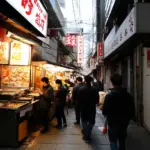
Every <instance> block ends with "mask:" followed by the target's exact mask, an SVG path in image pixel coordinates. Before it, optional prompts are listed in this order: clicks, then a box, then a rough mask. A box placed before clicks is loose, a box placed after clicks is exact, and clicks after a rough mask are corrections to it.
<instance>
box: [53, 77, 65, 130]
mask: <svg viewBox="0 0 150 150" xmlns="http://www.w3.org/2000/svg"><path fill="white" fill-rule="evenodd" d="M56 84H57V86H58V90H57V92H56V95H55V103H56V118H57V126H56V127H57V128H62V126H64V127H67V121H66V116H65V113H64V108H65V104H66V96H67V90H66V89H65V88H64V87H63V85H62V81H61V80H59V79H58V80H56ZM62 121H63V124H62Z"/></svg>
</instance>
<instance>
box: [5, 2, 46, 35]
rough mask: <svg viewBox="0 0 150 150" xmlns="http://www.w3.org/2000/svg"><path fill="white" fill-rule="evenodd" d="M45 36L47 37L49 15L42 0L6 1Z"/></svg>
mask: <svg viewBox="0 0 150 150" xmlns="http://www.w3.org/2000/svg"><path fill="white" fill-rule="evenodd" d="M6 1H7V2H8V3H9V4H10V5H11V6H12V7H13V8H14V9H16V10H17V11H18V12H19V13H20V14H21V15H22V16H23V17H24V18H25V19H26V20H27V21H28V22H30V23H31V24H32V25H33V26H34V27H35V28H36V29H37V30H38V31H39V32H41V33H42V34H43V35H44V36H46V35H47V25H48V14H47V12H46V10H45V8H44V7H43V6H42V4H41V2H40V0H6Z"/></svg>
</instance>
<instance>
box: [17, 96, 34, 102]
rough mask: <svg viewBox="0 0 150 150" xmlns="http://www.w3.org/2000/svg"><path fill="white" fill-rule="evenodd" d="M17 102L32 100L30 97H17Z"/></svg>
mask: <svg viewBox="0 0 150 150" xmlns="http://www.w3.org/2000/svg"><path fill="white" fill-rule="evenodd" d="M18 100H20V101H29V102H31V101H32V100H33V98H32V97H19V98H18Z"/></svg>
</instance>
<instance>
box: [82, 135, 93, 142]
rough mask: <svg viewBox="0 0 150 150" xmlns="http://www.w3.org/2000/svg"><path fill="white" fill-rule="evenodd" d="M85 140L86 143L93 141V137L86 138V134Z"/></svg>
mask: <svg viewBox="0 0 150 150" xmlns="http://www.w3.org/2000/svg"><path fill="white" fill-rule="evenodd" d="M83 140H84V141H85V143H91V139H90V138H85V136H83Z"/></svg>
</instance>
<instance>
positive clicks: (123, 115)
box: [102, 74, 134, 150]
mask: <svg viewBox="0 0 150 150" xmlns="http://www.w3.org/2000/svg"><path fill="white" fill-rule="evenodd" d="M110 80H111V83H112V85H113V88H112V89H111V91H110V93H109V94H107V95H106V97H105V100H104V105H103V110H102V113H103V115H104V116H105V117H106V118H107V121H108V135H109V140H110V146H111V150H125V138H126V134H127V127H128V125H129V121H130V120H131V118H132V117H133V116H134V102H133V99H132V97H131V95H130V94H129V93H128V92H127V91H126V90H125V89H124V88H122V87H121V85H122V77H121V75H119V74H115V75H113V76H111V78H110ZM117 142H119V148H118V146H117Z"/></svg>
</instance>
